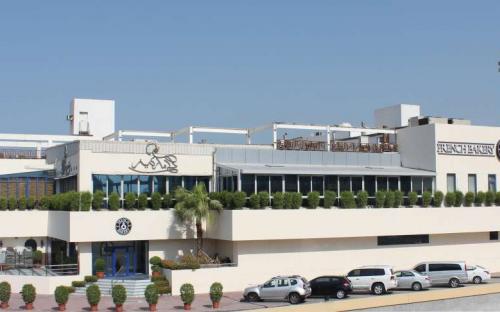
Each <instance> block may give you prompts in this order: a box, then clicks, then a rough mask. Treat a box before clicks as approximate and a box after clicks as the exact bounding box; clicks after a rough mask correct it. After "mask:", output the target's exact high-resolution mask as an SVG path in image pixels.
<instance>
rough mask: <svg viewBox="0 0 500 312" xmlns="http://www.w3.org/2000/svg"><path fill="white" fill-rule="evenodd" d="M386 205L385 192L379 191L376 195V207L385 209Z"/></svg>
mask: <svg viewBox="0 0 500 312" xmlns="http://www.w3.org/2000/svg"><path fill="white" fill-rule="evenodd" d="M384 205H385V192H382V191H378V192H377V193H375V207H376V208H383V207H384Z"/></svg>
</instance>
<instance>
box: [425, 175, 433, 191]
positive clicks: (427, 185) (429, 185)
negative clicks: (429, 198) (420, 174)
mask: <svg viewBox="0 0 500 312" xmlns="http://www.w3.org/2000/svg"><path fill="white" fill-rule="evenodd" d="M433 180H434V178H432V177H425V178H424V192H432V181H433Z"/></svg>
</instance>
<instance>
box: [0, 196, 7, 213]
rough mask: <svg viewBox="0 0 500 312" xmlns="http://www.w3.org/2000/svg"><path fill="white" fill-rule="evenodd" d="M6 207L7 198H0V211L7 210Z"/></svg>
mask: <svg viewBox="0 0 500 312" xmlns="http://www.w3.org/2000/svg"><path fill="white" fill-rule="evenodd" d="M8 207H9V204H8V202H7V198H5V197H0V210H7V209H8Z"/></svg>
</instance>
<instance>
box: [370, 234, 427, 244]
mask: <svg viewBox="0 0 500 312" xmlns="http://www.w3.org/2000/svg"><path fill="white" fill-rule="evenodd" d="M428 243H429V235H396V236H378V237H377V245H378V246H386V245H411V244H428Z"/></svg>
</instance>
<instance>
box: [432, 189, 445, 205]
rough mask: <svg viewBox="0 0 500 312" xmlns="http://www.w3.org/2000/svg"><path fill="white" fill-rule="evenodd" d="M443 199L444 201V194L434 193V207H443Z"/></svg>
mask: <svg viewBox="0 0 500 312" xmlns="http://www.w3.org/2000/svg"><path fill="white" fill-rule="evenodd" d="M443 199H444V194H443V192H441V191H436V192H435V193H434V202H433V206H434V207H441V205H442V204H443Z"/></svg>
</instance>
